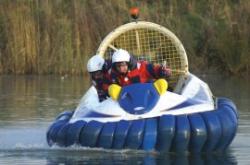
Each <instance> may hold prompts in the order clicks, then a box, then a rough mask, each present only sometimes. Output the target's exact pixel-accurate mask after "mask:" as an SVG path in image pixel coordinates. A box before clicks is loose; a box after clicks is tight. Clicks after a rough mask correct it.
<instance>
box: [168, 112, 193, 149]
mask: <svg viewBox="0 0 250 165" xmlns="http://www.w3.org/2000/svg"><path fill="white" fill-rule="evenodd" d="M175 129H176V131H175V136H174V139H173V142H172V151H174V152H185V151H187V150H188V144H189V140H190V125H189V121H188V118H187V115H179V116H176V128H175Z"/></svg>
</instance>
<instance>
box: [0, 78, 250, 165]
mask: <svg viewBox="0 0 250 165" xmlns="http://www.w3.org/2000/svg"><path fill="white" fill-rule="evenodd" d="M199 77H200V78H201V79H203V80H205V81H206V82H207V83H208V85H209V86H210V88H211V90H212V92H213V94H214V95H215V96H225V97H228V98H231V99H232V100H233V101H234V102H235V103H236V105H237V107H238V109H239V117H240V120H239V128H238V133H237V135H236V138H235V139H234V141H233V143H232V144H231V147H230V150H229V151H227V152H226V153H224V154H207V155H205V154H201V155H200V154H197V155H192V154H191V155H180V154H170V153H163V154H157V153H145V152H138V151H131V150H130V151H110V150H102V149H98V150H97V149H88V148H82V147H71V148H67V149H65V148H56V147H54V148H50V147H48V145H47V143H46V137H45V136H46V131H47V128H48V126H49V125H50V123H51V122H52V120H54V118H55V117H56V116H57V115H58V114H59V113H60V112H62V111H64V110H65V109H72V108H74V107H75V106H76V105H77V103H78V102H79V100H80V98H81V96H82V95H83V94H84V92H85V91H86V90H87V88H88V86H89V80H88V78H84V77H63V78H62V77H59V76H0V164H26V165H27V164H49V165H52V164H53V165H54V164H184V165H185V164H192V165H193V164H197V165H202V164H218V165H219V164H220V165H221V164H237V163H238V164H250V161H249V160H248V153H249V152H250V144H248V143H246V142H249V141H250V120H249V119H250V109H249V107H250V102H249V98H250V85H249V82H250V79H244V80H243V79H238V78H225V77H222V76H216V75H200V76H199Z"/></svg>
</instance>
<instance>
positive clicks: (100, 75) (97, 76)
mask: <svg viewBox="0 0 250 165" xmlns="http://www.w3.org/2000/svg"><path fill="white" fill-rule="evenodd" d="M110 67H111V65H110V64H109V63H108V61H105V60H104V59H103V58H102V57H101V56H100V55H94V56H93V57H91V58H90V59H89V61H88V63H87V70H88V72H89V73H90V76H91V80H92V84H93V85H94V86H95V88H96V90H97V94H98V97H99V101H100V102H102V101H103V100H105V99H107V97H108V96H109V95H108V87H109V85H110V84H111V81H110V76H109V74H108V70H109V69H110Z"/></svg>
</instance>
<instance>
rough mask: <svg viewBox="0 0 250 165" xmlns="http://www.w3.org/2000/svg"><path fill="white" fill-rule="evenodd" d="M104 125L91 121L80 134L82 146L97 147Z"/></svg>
mask: <svg viewBox="0 0 250 165" xmlns="http://www.w3.org/2000/svg"><path fill="white" fill-rule="evenodd" d="M102 127H103V123H100V122H97V121H90V122H89V123H87V124H86V126H85V127H84V128H83V130H82V131H81V133H80V138H79V142H80V144H81V145H82V146H87V147H96V145H97V143H98V137H99V134H100V132H101V130H102Z"/></svg>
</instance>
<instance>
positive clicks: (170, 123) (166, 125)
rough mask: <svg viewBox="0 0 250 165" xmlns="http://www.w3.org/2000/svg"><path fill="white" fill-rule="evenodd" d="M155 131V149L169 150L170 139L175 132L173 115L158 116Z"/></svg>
mask: <svg viewBox="0 0 250 165" xmlns="http://www.w3.org/2000/svg"><path fill="white" fill-rule="evenodd" d="M157 131H158V133H157V143H156V149H157V150H158V151H161V152H168V151H170V147H171V144H172V139H173V137H174V134H175V117H174V116H173V115H164V116H161V117H159V119H158V130H157Z"/></svg>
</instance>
